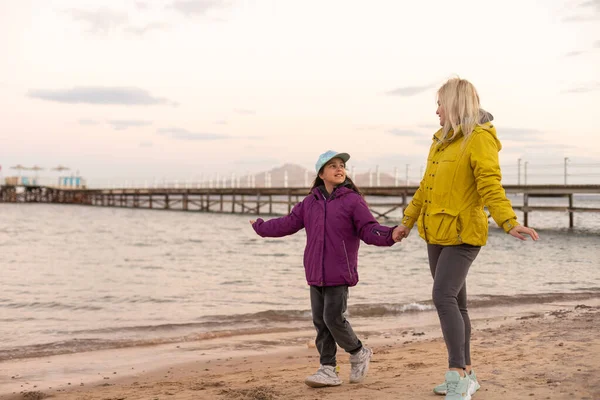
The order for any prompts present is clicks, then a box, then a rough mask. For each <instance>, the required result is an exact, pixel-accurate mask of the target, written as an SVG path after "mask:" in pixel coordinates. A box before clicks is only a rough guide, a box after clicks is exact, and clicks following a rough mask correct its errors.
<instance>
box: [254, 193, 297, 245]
mask: <svg viewBox="0 0 600 400" xmlns="http://www.w3.org/2000/svg"><path fill="white" fill-rule="evenodd" d="M250 222H251V223H252V228H254V231H255V232H256V233H258V234H259V235H260V236H262V237H282V236H287V235H292V234H294V233H296V232H298V231H299V230H300V229H302V228H304V201H302V202H300V203H298V204H296V205H295V206H294V208H293V209H292V212H291V213H290V214H289V215H286V216H285V217H280V218H273V219H270V220H268V221H264V220H263V219H262V218H259V219H257V220H256V221H255V222H252V221H250Z"/></svg>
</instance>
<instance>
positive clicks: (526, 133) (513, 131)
mask: <svg viewBox="0 0 600 400" xmlns="http://www.w3.org/2000/svg"><path fill="white" fill-rule="evenodd" d="M497 134H498V139H500V141H504V140H510V141H513V142H532V141H535V142H538V143H539V142H541V141H543V140H544V134H543V132H541V131H538V130H537V129H528V128H511V127H502V128H498V133H497Z"/></svg>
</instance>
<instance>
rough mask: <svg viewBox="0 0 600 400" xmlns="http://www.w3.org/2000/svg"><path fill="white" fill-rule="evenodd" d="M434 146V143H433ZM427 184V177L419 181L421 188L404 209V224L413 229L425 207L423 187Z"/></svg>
mask: <svg viewBox="0 0 600 400" xmlns="http://www.w3.org/2000/svg"><path fill="white" fill-rule="evenodd" d="M431 146H432V147H433V146H434V145H433V144H432V145H431ZM431 151H432V149H431V148H430V149H429V153H431ZM425 175H426V176H427V171H425ZM424 186H425V178H422V179H421V183H419V188H418V189H417V191H416V192H415V194H414V196H413V198H412V200H411V201H410V203H409V204H408V206H407V207H406V208H405V209H404V216H403V217H402V225H404V226H405V227H407V228H408V229H412V228H413V226H414V225H415V222H417V220H418V219H419V215H420V214H421V208H422V207H423V201H425V198H424V197H425V195H424V191H423V187H424Z"/></svg>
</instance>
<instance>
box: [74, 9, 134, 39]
mask: <svg viewBox="0 0 600 400" xmlns="http://www.w3.org/2000/svg"><path fill="white" fill-rule="evenodd" d="M67 13H68V14H70V15H71V17H73V18H74V19H75V20H78V21H83V22H86V23H87V24H89V29H88V31H89V32H92V33H108V32H109V31H111V30H113V29H115V28H118V27H119V26H122V25H125V24H126V23H127V21H128V17H127V15H126V14H123V13H119V12H115V11H111V10H109V9H107V8H100V9H98V10H96V11H87V10H68V11H67Z"/></svg>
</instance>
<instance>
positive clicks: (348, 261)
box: [342, 240, 354, 279]
mask: <svg viewBox="0 0 600 400" xmlns="http://www.w3.org/2000/svg"><path fill="white" fill-rule="evenodd" d="M342 246H344V254H345V255H346V264H347V265H348V273H349V274H350V279H354V277H353V275H352V270H351V269H350V259H349V258H348V251H347V250H346V241H345V240H342Z"/></svg>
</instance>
